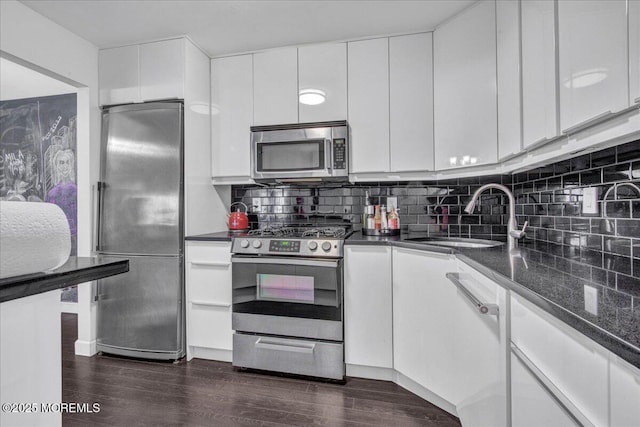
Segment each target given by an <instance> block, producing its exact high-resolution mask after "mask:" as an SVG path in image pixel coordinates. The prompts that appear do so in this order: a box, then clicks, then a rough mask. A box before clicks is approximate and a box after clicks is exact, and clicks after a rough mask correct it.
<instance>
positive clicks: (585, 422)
mask: <svg viewBox="0 0 640 427" xmlns="http://www.w3.org/2000/svg"><path fill="white" fill-rule="evenodd" d="M511 353H512V354H513V355H514V356H515V357H516V358H518V360H520V362H522V364H523V365H524V366H525V368H526V369H527V371H529V373H530V374H531V375H533V377H534V378H535V379H536V381H538V383H539V384H540V385H541V386H542V387H544V388H545V389H546V390H547V391H548V392H549V394H550V395H551V397H553V400H555V401H556V402H557V403H558V405H560V406H561V407H562V409H564V411H565V412H566V413H567V414H568V415H569V416H570V417H571V418H573V419H574V421H575V422H576V423H578V425H580V426H583V427H594V425H593V423H592V422H591V421H589V419H588V418H587V417H586V416H585V415H584V414H583V413H582V412H580V410H579V409H578V408H577V407H576V405H574V403H573V402H572V401H571V400H570V399H569V398H568V397H567V396H565V394H564V393H563V392H562V391H560V389H558V387H556V385H555V384H553V382H551V380H550V379H549V378H547V376H546V375H545V374H544V373H543V372H542V371H541V370H540V368H538V367H537V366H536V364H535V363H533V362H532V361H531V359H529V358H528V357H527V355H526V354H524V352H523V351H522V350H520V348H518V346H517V345H515V344H514V343H511Z"/></svg>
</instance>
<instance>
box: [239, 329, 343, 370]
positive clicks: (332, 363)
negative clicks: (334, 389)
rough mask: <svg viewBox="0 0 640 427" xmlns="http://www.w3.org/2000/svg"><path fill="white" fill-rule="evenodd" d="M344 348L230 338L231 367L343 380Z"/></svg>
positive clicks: (260, 338) (251, 337)
mask: <svg viewBox="0 0 640 427" xmlns="http://www.w3.org/2000/svg"><path fill="white" fill-rule="evenodd" d="M343 355H344V346H343V344H341V343H327V342H319V341H309V340H298V339H295V340H293V339H284V338H275V337H266V336H261V335H248V334H234V335H233V365H234V366H239V367H243V368H253V369H264V370H267V371H278V372H288V373H292V374H299V375H310V376H315V377H323V378H333V379H339V380H341V379H343V378H344V359H343Z"/></svg>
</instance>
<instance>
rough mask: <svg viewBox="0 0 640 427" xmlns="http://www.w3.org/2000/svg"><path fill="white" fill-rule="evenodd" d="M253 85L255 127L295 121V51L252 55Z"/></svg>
mask: <svg viewBox="0 0 640 427" xmlns="http://www.w3.org/2000/svg"><path fill="white" fill-rule="evenodd" d="M253 85H254V86H253V122H254V124H255V125H256V126H260V125H278V124H286V123H297V122H298V49H296V48H295V47H294V48H286V49H276V50H269V51H266V52H259V53H255V54H253ZM247 131H248V129H247Z"/></svg>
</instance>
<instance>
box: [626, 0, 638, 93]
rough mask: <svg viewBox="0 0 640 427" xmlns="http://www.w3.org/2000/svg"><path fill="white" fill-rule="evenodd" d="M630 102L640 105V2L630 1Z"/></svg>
mask: <svg viewBox="0 0 640 427" xmlns="http://www.w3.org/2000/svg"><path fill="white" fill-rule="evenodd" d="M629 100H630V104H639V103H640V2H638V1H629Z"/></svg>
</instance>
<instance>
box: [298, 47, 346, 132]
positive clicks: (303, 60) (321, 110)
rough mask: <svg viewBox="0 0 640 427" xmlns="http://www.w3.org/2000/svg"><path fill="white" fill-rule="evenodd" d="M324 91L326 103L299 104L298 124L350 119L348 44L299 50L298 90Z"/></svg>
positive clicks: (301, 48)
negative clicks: (348, 113) (348, 107)
mask: <svg viewBox="0 0 640 427" xmlns="http://www.w3.org/2000/svg"><path fill="white" fill-rule="evenodd" d="M305 89H316V90H321V91H322V92H324V94H325V97H326V98H325V101H324V102H323V103H321V104H317V105H305V104H302V103H301V104H299V121H300V122H301V123H305V122H318V121H325V120H345V118H346V117H347V44H346V43H331V44H321V45H315V46H304V47H300V48H298V90H300V91H302V90H305Z"/></svg>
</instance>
